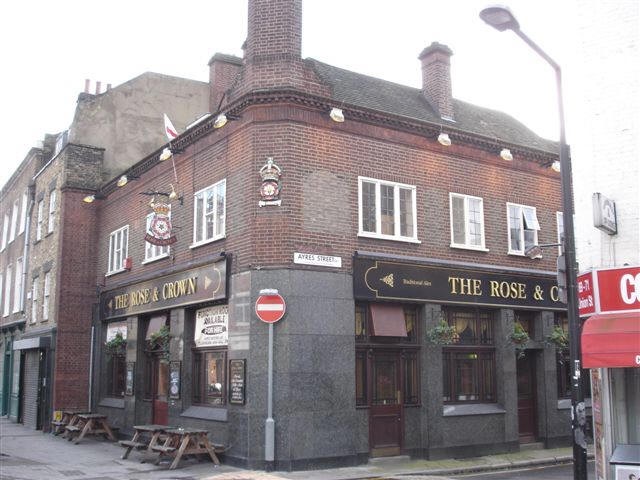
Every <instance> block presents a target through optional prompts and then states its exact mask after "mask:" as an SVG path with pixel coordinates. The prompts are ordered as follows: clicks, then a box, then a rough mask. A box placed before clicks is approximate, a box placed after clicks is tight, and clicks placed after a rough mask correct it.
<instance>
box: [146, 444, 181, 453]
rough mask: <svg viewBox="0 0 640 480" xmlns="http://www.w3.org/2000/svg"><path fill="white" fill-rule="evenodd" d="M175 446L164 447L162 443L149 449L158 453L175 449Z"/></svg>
mask: <svg viewBox="0 0 640 480" xmlns="http://www.w3.org/2000/svg"><path fill="white" fill-rule="evenodd" d="M175 449H176V447H165V446H164V445H154V446H153V447H151V450H153V451H155V452H160V453H171V452H173V451H175Z"/></svg>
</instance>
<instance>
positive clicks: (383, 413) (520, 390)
mask: <svg viewBox="0 0 640 480" xmlns="http://www.w3.org/2000/svg"><path fill="white" fill-rule="evenodd" d="M353 282H354V285H353V288H354V298H355V336H356V339H355V350H356V352H355V353H356V405H357V408H358V409H359V410H360V411H361V412H362V414H363V420H365V419H366V421H367V422H368V425H369V455H370V456H374V457H375V456H387V455H398V454H400V453H404V454H411V455H413V456H416V457H423V458H446V457H451V456H473V455H479V454H485V453H492V452H500V451H502V452H505V451H517V450H519V448H520V445H522V444H525V443H531V442H543V443H544V445H545V446H556V445H561V444H564V443H565V442H566V441H567V440H568V438H570V437H569V435H570V422H569V420H568V414H569V412H568V409H567V408H565V406H564V405H563V402H561V398H560V396H559V394H558V392H559V390H560V388H559V387H560V385H559V383H560V382H559V381H558V378H559V377H560V376H561V375H559V371H558V358H559V356H558V352H557V351H556V347H555V346H554V345H552V344H550V342H548V340H547V338H548V337H549V335H550V333H551V331H553V329H554V327H555V326H557V325H559V324H560V323H561V319H562V318H563V316H564V313H563V312H564V310H565V307H564V305H563V304H562V303H560V302H559V300H558V294H557V293H558V292H557V285H556V279H555V275H553V274H550V272H540V271H524V270H516V269H508V268H495V267H489V266H478V265H469V264H462V263H455V262H442V261H437V260H429V259H415V258H411V259H409V258H404V257H399V258H389V257H385V256H382V255H378V254H373V253H360V254H358V255H356V256H355V257H354V272H353ZM554 380H556V381H554Z"/></svg>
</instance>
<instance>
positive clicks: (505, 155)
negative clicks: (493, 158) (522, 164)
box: [500, 148, 513, 162]
mask: <svg viewBox="0 0 640 480" xmlns="http://www.w3.org/2000/svg"><path fill="white" fill-rule="evenodd" d="M500 158H502V159H503V160H506V161H508V162H510V161H511V160H513V154H512V153H511V150H509V149H508V148H503V149H502V150H500Z"/></svg>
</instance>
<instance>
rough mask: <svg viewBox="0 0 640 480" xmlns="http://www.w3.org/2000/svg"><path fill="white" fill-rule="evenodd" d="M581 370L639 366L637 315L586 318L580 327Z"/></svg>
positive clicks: (609, 314)
mask: <svg viewBox="0 0 640 480" xmlns="http://www.w3.org/2000/svg"><path fill="white" fill-rule="evenodd" d="M582 367H583V368H601V367H604V368H624V367H640V312H632V313H608V314H600V315H592V316H591V317H589V319H588V320H587V321H586V322H585V324H584V326H583V327H582Z"/></svg>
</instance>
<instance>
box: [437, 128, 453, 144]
mask: <svg viewBox="0 0 640 480" xmlns="http://www.w3.org/2000/svg"><path fill="white" fill-rule="evenodd" d="M438 143H439V144H440V145H444V146H445V147H448V146H449V145H451V139H450V138H449V135H448V134H447V133H443V132H440V135H438Z"/></svg>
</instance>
